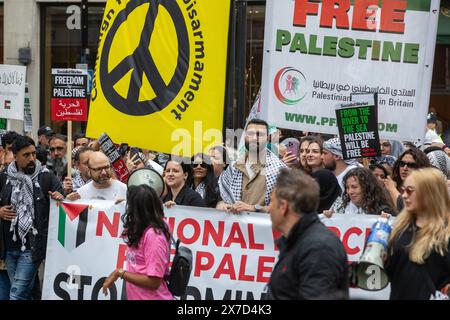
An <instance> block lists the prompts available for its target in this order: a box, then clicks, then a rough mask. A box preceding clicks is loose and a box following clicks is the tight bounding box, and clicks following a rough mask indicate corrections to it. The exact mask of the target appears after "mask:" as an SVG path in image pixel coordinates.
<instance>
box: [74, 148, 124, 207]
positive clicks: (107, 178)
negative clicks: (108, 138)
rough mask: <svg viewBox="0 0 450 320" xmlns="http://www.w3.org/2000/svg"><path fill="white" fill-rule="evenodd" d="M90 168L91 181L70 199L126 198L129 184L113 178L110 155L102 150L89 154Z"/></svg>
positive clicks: (118, 199) (115, 199)
mask: <svg viewBox="0 0 450 320" xmlns="http://www.w3.org/2000/svg"><path fill="white" fill-rule="evenodd" d="M87 165H88V168H89V173H90V177H91V179H92V180H91V181H90V182H89V183H87V184H85V185H84V186H82V187H81V188H79V189H78V190H77V191H76V192H73V193H71V194H69V195H68V196H67V199H69V200H72V201H73V200H77V199H100V200H114V201H121V200H124V199H125V198H126V194H127V185H126V184H124V183H122V182H120V181H118V180H114V179H113V178H112V168H111V163H110V162H109V159H108V157H107V156H106V155H105V154H104V153H103V152H100V151H96V152H92V153H91V154H90V155H89V160H88V163H87Z"/></svg>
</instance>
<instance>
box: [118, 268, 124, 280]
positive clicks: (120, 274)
mask: <svg viewBox="0 0 450 320" xmlns="http://www.w3.org/2000/svg"><path fill="white" fill-rule="evenodd" d="M124 273H125V270H123V269H122V268H120V269H119V270H117V274H118V275H119V278H120V279H123V275H124Z"/></svg>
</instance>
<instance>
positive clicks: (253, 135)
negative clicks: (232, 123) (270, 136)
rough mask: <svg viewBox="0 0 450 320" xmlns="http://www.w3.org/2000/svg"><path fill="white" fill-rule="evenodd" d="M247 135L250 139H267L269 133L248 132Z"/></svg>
mask: <svg viewBox="0 0 450 320" xmlns="http://www.w3.org/2000/svg"><path fill="white" fill-rule="evenodd" d="M245 135H246V136H248V137H266V136H267V132H264V131H256V132H255V131H246V132H245Z"/></svg>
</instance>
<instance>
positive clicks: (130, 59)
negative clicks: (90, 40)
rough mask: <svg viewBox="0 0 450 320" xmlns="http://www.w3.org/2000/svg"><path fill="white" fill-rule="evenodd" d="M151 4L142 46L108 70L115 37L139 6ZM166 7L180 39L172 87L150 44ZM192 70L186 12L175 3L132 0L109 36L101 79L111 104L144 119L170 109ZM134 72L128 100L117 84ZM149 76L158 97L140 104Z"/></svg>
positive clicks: (140, 44) (107, 37)
mask: <svg viewBox="0 0 450 320" xmlns="http://www.w3.org/2000/svg"><path fill="white" fill-rule="evenodd" d="M146 3H149V4H150V7H149V9H148V11H147V14H146V16H145V23H144V27H143V30H142V33H141V37H140V40H139V44H138V46H137V48H136V50H134V52H133V53H132V54H130V55H129V56H127V57H126V58H125V59H123V60H122V61H121V62H119V64H118V65H117V66H116V67H114V68H113V69H112V70H111V71H108V70H109V68H108V60H109V53H110V50H111V45H112V43H113V40H114V36H115V34H116V32H117V30H118V29H119V27H120V26H121V25H122V23H123V22H125V21H126V20H127V18H128V16H129V14H130V13H131V12H133V10H134V9H136V8H137V7H139V6H141V5H143V4H146ZM160 5H161V6H163V7H165V8H166V10H167V12H168V13H169V14H170V16H171V17H172V20H173V23H174V25H175V30H176V33H177V40H178V60H177V66H176V69H175V72H174V75H173V77H172V79H171V80H170V82H169V84H166V83H165V82H164V80H163V78H162V76H161V74H160V72H159V70H158V68H157V66H156V64H155V61H154V60H153V57H152V55H151V53H150V49H149V45H150V38H151V36H152V33H153V30H154V26H155V20H156V17H157V15H158V9H159V6H160ZM188 68H189V38H188V33H187V28H186V24H185V21H184V17H183V13H182V12H181V9H180V7H179V6H178V4H177V2H176V1H174V0H131V1H130V2H129V3H128V4H127V6H126V7H125V8H124V9H123V10H122V11H121V12H119V13H118V15H117V17H116V19H115V20H114V23H113V24H112V26H111V29H110V31H109V32H108V34H107V36H106V37H105V42H104V45H103V51H102V53H101V60H100V80H101V84H102V89H103V94H104V95H105V98H106V99H107V100H108V102H109V103H110V104H111V106H113V107H114V108H115V109H117V110H118V111H120V112H123V113H126V114H128V115H133V116H143V115H148V114H152V113H154V112H158V111H161V110H163V109H164V108H165V107H167V106H168V105H169V104H170V103H171V102H172V100H173V99H174V98H175V97H176V96H177V94H178V92H179V91H180V90H181V88H182V86H183V84H184V81H185V79H186V75H187V72H188ZM130 70H133V71H132V74H131V80H130V87H129V89H128V95H127V97H126V98H124V97H122V96H121V95H119V94H118V93H117V92H116V90H115V89H114V85H115V84H116V83H117V82H118V81H119V80H120V79H122V78H123V77H124V76H125V75H126V74H127V73H128V72H129V71H130ZM144 74H145V75H146V77H147V79H148V81H149V82H150V84H151V86H152V88H153V90H154V92H155V94H156V98H154V99H152V100H147V101H139V92H140V89H141V87H142V77H143V75H144Z"/></svg>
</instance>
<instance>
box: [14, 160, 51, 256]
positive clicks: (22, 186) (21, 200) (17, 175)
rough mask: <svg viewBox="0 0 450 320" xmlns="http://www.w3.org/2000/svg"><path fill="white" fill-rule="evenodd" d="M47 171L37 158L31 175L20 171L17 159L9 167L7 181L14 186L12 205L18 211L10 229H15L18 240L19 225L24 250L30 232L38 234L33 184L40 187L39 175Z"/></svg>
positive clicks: (15, 236) (15, 239)
mask: <svg viewBox="0 0 450 320" xmlns="http://www.w3.org/2000/svg"><path fill="white" fill-rule="evenodd" d="M46 171H48V169H47V168H45V167H42V165H41V163H40V162H39V161H38V160H36V168H35V170H34V172H33V174H31V175H27V174H24V173H23V172H21V171H18V170H17V166H16V161H13V162H11V163H10V164H9V166H8V169H7V176H8V180H7V181H8V182H9V183H10V184H11V186H12V194H11V205H12V206H13V208H14V210H15V211H16V217H15V218H14V220H13V221H12V222H11V229H10V231H13V241H17V235H16V225H17V226H18V228H17V229H18V233H19V238H20V240H21V242H22V248H21V249H22V251H24V250H25V242H26V235H27V234H28V232H29V231H30V230H32V232H33V234H34V235H36V234H37V230H36V229H35V228H34V203H33V184H34V185H35V186H36V187H38V188H40V186H39V183H38V179H37V177H38V176H39V174H40V173H41V172H46Z"/></svg>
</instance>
